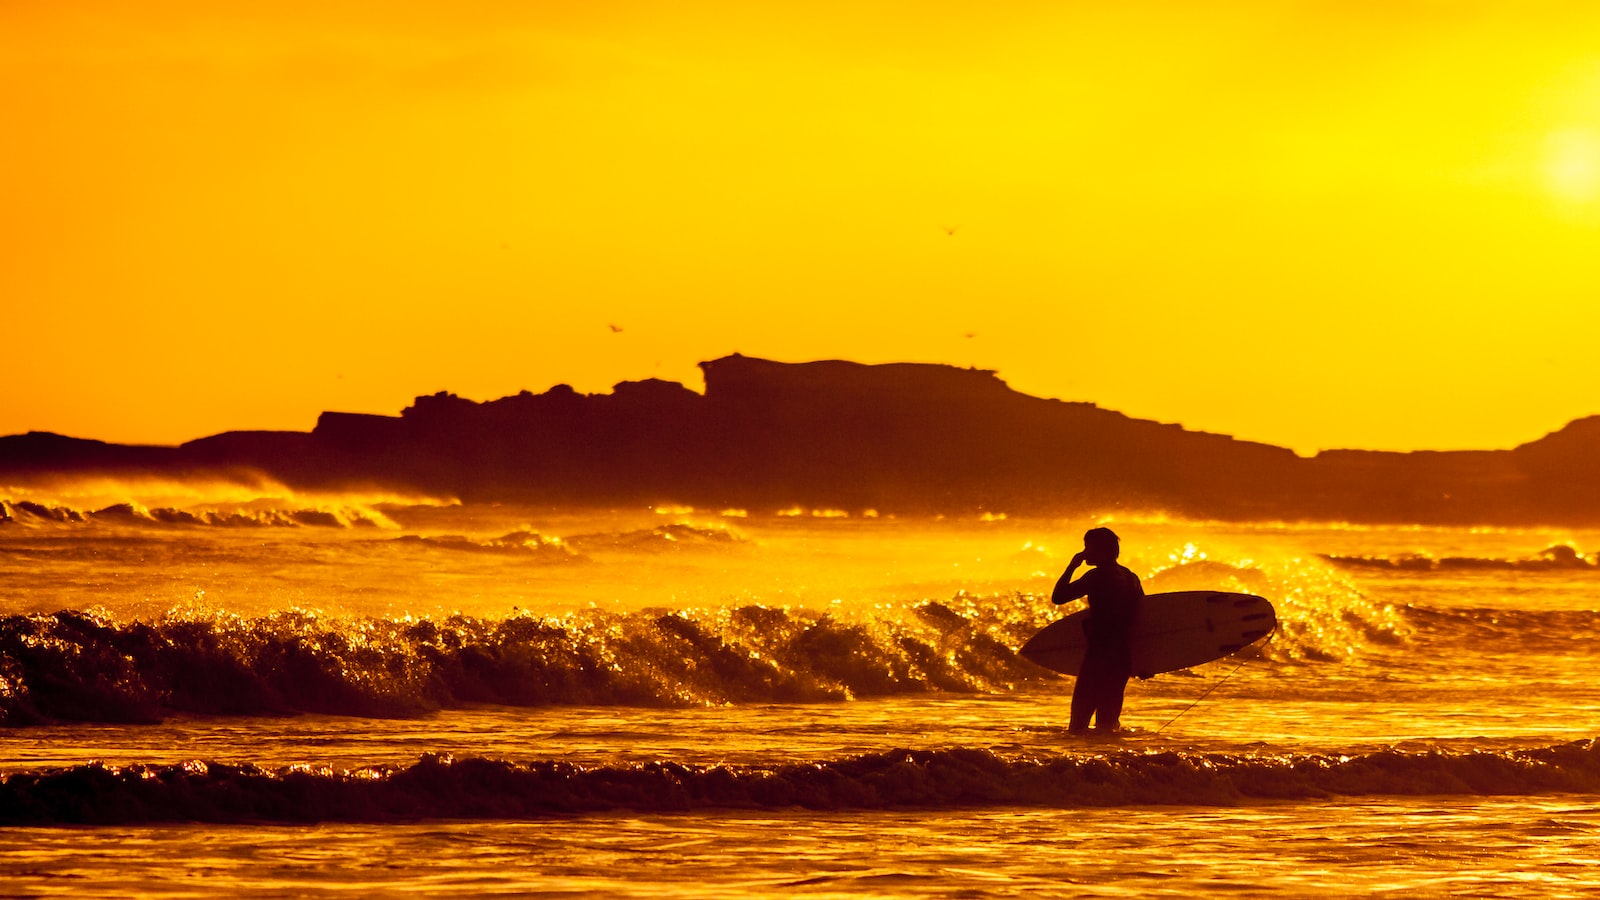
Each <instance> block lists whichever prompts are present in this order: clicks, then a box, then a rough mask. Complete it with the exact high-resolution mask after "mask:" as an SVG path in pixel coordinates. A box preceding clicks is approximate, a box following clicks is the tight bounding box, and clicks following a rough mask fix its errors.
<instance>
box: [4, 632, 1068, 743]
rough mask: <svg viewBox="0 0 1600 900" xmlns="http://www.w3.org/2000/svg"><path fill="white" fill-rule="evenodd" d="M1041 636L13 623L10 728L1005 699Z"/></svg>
mask: <svg viewBox="0 0 1600 900" xmlns="http://www.w3.org/2000/svg"><path fill="white" fill-rule="evenodd" d="M1038 624H1039V622H1037V621H1031V622H1021V621H1015V620H1006V619H1004V618H1003V617H996V616H993V615H990V616H986V617H985V616H981V615H978V614H976V613H974V614H972V615H967V614H963V613H962V612H958V611H956V610H955V609H952V608H951V607H950V606H947V605H944V604H939V603H929V604H925V605H923V606H920V607H917V608H916V610H915V612H914V614H913V615H911V616H909V617H906V618H904V619H895V620H887V621H880V620H870V621H848V620H845V619H840V618H835V617H834V616H831V615H828V614H823V613H815V612H811V611H807V610H788V609H779V608H769V607H763V606H754V605H752V606H744V607H740V608H735V609H721V610H714V611H710V612H705V613H698V614H690V613H686V612H665V613H664V612H660V611H656V612H640V613H632V614H627V615H616V614H610V613H605V612H600V611H591V612H589V613H586V614H576V613H575V614H570V615H568V616H566V617H563V618H539V617H534V616H517V617H513V618H508V619H501V620H490V619H480V618H474V617H471V616H461V615H457V616H451V617H449V618H447V619H444V620H442V621H434V620H432V619H426V618H424V619H413V618H410V617H405V618H398V619H393V618H383V619H355V620H349V619H339V618H334V617H326V616H321V615H318V614H316V613H312V612H306V611H303V610H289V611H284V612H279V613H275V614H273V615H270V616H266V617H263V618H259V619H243V618H239V617H235V616H227V615H213V616H209V617H205V618H175V619H171V620H167V621H162V622H159V623H155V624H146V623H142V622H133V623H127V624H123V623H119V622H117V621H115V620H114V619H112V618H110V617H109V616H104V615H97V614H87V613H80V612H69V611H63V612H58V613H53V614H33V615H14V616H8V617H5V618H3V619H0V723H3V724H7V725H13V726H15V725H28V724H34V723H40V722H47V721H52V720H71V721H105V722H154V721H159V720H160V719H161V718H162V717H163V716H165V715H167V714H171V713H201V714H212V715H259V714H283V713H298V712H317V713H330V714H344V715H368V716H407V715H417V714H421V713H424V712H427V711H429V710H433V709H439V708H450V707H458V706H462V705H466V704H473V703H496V704H505V705H513V706H542V705H551V704H580V705H634V706H693V705H704V704H716V703H728V702H814V701H837V700H847V699H850V698H853V697H865V696H887V695H892V694H906V693H917V692H927V691H960V692H977V691H994V690H1003V689H1008V688H1010V687H1014V686H1015V685H1017V684H1019V683H1022V682H1028V681H1034V680H1039V679H1053V678H1055V677H1056V676H1054V675H1052V674H1051V673H1049V672H1046V671H1044V670H1042V669H1038V668H1036V667H1034V666H1033V665H1032V664H1031V663H1028V662H1026V661H1024V660H1022V659H1021V658H1020V657H1018V656H1017V654H1016V652H1015V650H1014V649H1013V648H1014V647H1018V646H1020V645H1021V644H1022V642H1023V640H1024V639H1025V638H1026V637H1027V636H1028V635H1029V634H1031V633H1032V631H1033V630H1035V629H1036V627H1037V625H1038Z"/></svg>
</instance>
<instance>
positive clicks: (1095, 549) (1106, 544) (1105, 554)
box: [1083, 528, 1122, 566]
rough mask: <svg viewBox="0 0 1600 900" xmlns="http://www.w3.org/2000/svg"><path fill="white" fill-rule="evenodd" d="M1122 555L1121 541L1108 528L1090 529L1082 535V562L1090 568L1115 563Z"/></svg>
mask: <svg viewBox="0 0 1600 900" xmlns="http://www.w3.org/2000/svg"><path fill="white" fill-rule="evenodd" d="M1121 554H1122V541H1120V540H1118V539H1117V533H1116V532H1115V531H1112V530H1111V529H1109V528H1091V529H1089V530H1088V531H1085V532H1084V533H1083V561H1084V562H1086V563H1088V564H1089V565H1091V566H1103V565H1105V564H1106V563H1109V562H1116V561H1117V557H1118V556H1120V555H1121Z"/></svg>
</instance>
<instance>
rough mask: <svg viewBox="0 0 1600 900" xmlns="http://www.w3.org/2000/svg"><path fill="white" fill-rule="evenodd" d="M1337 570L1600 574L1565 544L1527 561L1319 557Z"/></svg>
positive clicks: (1599, 565) (1597, 565)
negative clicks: (1338, 567)
mask: <svg viewBox="0 0 1600 900" xmlns="http://www.w3.org/2000/svg"><path fill="white" fill-rule="evenodd" d="M1322 558H1323V559H1326V560H1327V561H1328V562H1331V563H1333V564H1334V565H1336V566H1341V567H1343V568H1351V569H1380V570H1392V571H1401V572H1438V571H1470V570H1475V569H1487V570H1508V571H1517V572H1570V571H1583V570H1589V571H1600V560H1597V559H1596V558H1595V556H1594V554H1589V555H1587V556H1585V555H1584V554H1582V553H1579V552H1578V551H1577V550H1576V549H1575V548H1573V547H1571V546H1568V545H1566V544H1557V545H1555V546H1553V547H1546V548H1545V549H1543V550H1541V551H1539V554H1538V555H1537V556H1535V557H1532V558H1529V559H1497V558H1493V557H1482V556H1442V557H1433V556H1422V555H1417V554H1412V555H1408V556H1334V555H1324V556H1323V557H1322Z"/></svg>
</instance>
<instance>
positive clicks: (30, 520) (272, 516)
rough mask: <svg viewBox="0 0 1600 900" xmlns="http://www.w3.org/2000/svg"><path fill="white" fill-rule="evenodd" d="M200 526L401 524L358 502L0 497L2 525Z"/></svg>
mask: <svg viewBox="0 0 1600 900" xmlns="http://www.w3.org/2000/svg"><path fill="white" fill-rule="evenodd" d="M91 523H102V524H107V525H142V526H185V525H187V526H200V527H209V528H298V527H311V528H385V529H393V528H398V527H399V526H398V525H396V524H395V523H394V522H393V521H392V520H391V519H390V518H389V517H388V516H386V515H384V514H383V513H381V512H379V511H377V510H375V509H371V508H367V507H359V506H348V505H339V506H331V507H305V508H299V509H248V508H244V509H233V510H219V509H199V510H187V509H177V508H175V507H170V506H162V507H154V508H151V507H146V506H143V505H141V504H138V503H115V504H112V505H111V506H107V507H103V508H101V509H96V510H81V509H75V508H73V507H70V506H53V505H50V504H45V503H35V502H33V501H31V500H0V525H8V524H20V525H46V524H55V525H86V524H91Z"/></svg>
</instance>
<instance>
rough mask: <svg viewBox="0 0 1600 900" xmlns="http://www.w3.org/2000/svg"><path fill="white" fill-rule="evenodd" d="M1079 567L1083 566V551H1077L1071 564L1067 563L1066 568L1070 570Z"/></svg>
mask: <svg viewBox="0 0 1600 900" xmlns="http://www.w3.org/2000/svg"><path fill="white" fill-rule="evenodd" d="M1081 565H1083V551H1082V550H1079V551H1078V552H1077V553H1076V554H1074V555H1073V557H1072V562H1070V563H1067V567H1068V568H1072V569H1076V568H1077V567H1079V566H1081Z"/></svg>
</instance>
